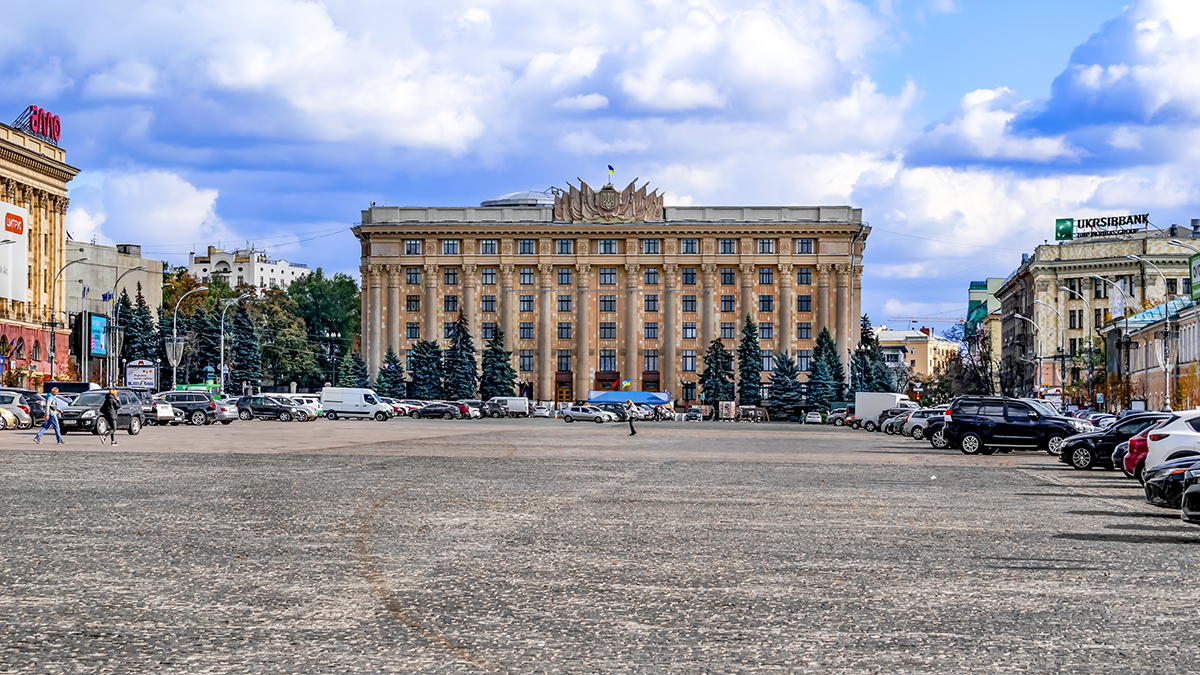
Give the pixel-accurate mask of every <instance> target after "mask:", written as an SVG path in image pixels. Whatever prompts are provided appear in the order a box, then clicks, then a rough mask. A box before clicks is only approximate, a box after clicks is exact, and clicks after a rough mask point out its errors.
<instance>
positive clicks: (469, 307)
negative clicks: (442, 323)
mask: <svg viewBox="0 0 1200 675" xmlns="http://www.w3.org/2000/svg"><path fill="white" fill-rule="evenodd" d="M478 269H479V267H478V265H463V266H462V272H463V274H462V285H463V286H462V289H463V296H462V304H461V305H459V306H458V307H459V310H460V311H462V313H463V316H464V317H466V319H467V329H468V330H469V331H470V333H471V342H472V343H473V344H474V345H475V349H476V351H482V349H481V343H480V341H479V340H480V335H482V334H483V333H482V332H481V331H482V326H480V325H479V308H478V300H477V299H476V297H475V295H476V291H477V290H478V288H477V286H478V284H479V279H478V278H477V277H476V276H475V273H476V271H477V270H478Z"/></svg>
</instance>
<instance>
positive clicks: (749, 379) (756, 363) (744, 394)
mask: <svg viewBox="0 0 1200 675" xmlns="http://www.w3.org/2000/svg"><path fill="white" fill-rule="evenodd" d="M737 353H738V364H737V367H738V384H737V398H738V405H752V406H756V405H758V404H760V403H762V395H761V392H762V348H761V347H760V346H759V344H758V324H757V323H755V322H754V318H753V317H751V316H750V315H749V314H747V315H746V321H745V323H744V325H743V326H742V340H741V342H740V343H739V344H738V352H737Z"/></svg>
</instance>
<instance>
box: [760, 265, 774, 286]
mask: <svg viewBox="0 0 1200 675" xmlns="http://www.w3.org/2000/svg"><path fill="white" fill-rule="evenodd" d="M758 283H760V284H773V283H775V270H774V269H772V268H770V267H760V268H758Z"/></svg>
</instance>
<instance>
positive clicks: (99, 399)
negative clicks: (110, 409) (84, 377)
mask: <svg viewBox="0 0 1200 675" xmlns="http://www.w3.org/2000/svg"><path fill="white" fill-rule="evenodd" d="M101 403H104V394H103V393H100V392H88V393H86V394H80V395H79V398H77V399H75V403H74V404H73V405H77V406H88V405H100V404H101Z"/></svg>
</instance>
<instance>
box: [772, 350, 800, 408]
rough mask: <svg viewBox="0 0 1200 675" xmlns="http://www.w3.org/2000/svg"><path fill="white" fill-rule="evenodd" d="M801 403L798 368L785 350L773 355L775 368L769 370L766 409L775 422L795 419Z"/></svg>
mask: <svg viewBox="0 0 1200 675" xmlns="http://www.w3.org/2000/svg"><path fill="white" fill-rule="evenodd" d="M801 403H803V389H802V387H801V384H800V368H799V367H798V366H797V365H796V360H795V359H793V358H792V357H791V356H790V355H789V354H788V353H787V352H780V353H778V354H776V355H775V369H774V370H773V371H772V372H771V397H770V398H768V399H767V410H768V411H769V412H770V413H771V419H773V420H775V421H776V422H783V421H796V411H797V409H798V408H799V407H800V405H801Z"/></svg>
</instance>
